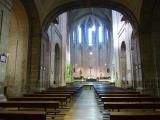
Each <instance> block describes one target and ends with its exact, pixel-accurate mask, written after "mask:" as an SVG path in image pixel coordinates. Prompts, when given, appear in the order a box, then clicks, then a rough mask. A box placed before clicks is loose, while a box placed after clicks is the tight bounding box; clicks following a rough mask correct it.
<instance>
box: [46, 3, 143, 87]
mask: <svg viewBox="0 0 160 120" xmlns="http://www.w3.org/2000/svg"><path fill="white" fill-rule="evenodd" d="M105 5H106V4H105ZM105 5H98V6H96V5H95V3H93V5H92V3H91V5H90V6H87V7H85V8H84V7H82V6H80V7H77V6H76V5H75V6H74V7H71V6H70V5H68V4H67V5H66V6H65V7H64V8H63V9H62V8H61V7H60V8H57V9H55V11H52V13H51V14H50V16H48V18H46V21H45V22H46V24H45V22H44V29H43V30H45V29H47V30H48V28H49V27H48V25H49V26H50V24H53V25H54V31H56V30H57V31H58V32H57V31H56V34H57V36H58V37H59V38H60V39H61V47H60V49H61V50H62V56H61V59H62V61H61V62H62V66H61V72H62V73H60V75H61V76H62V81H63V79H64V81H65V82H68V81H69V82H74V81H75V79H78V80H81V81H86V79H91V80H93V79H96V81H97V80H98V81H99V80H102V81H103V80H104V81H105V82H107V81H109V82H114V83H115V84H116V86H122V81H123V78H126V81H129V86H130V87H132V86H133V85H132V81H133V79H139V80H141V78H138V77H134V74H133V71H136V69H134V68H135V66H134V65H137V64H140V61H139V57H140V56H139V50H138V49H137V48H139V46H138V44H137V42H138V38H137V39H136V40H135V33H136V32H137V31H136V30H137V22H136V20H135V19H134V17H133V14H132V13H130V11H129V10H128V9H126V10H124V8H123V7H122V6H121V5H120V6H121V7H122V8H120V7H116V6H114V5H113V6H112V5H111V7H108V8H107V6H108V5H106V6H105ZM100 6H101V7H100ZM75 8H76V9H75ZM112 8H114V9H112ZM115 9H116V10H118V11H116V10H115ZM123 10H124V11H123ZM64 11H65V12H64ZM119 11H121V12H119ZM126 11H127V12H126ZM63 12H64V13H63ZM60 13H62V14H60ZM62 21H63V23H62ZM57 28H58V29H57ZM65 30H66V31H65ZM52 32H53V29H52V30H50V32H48V34H50V33H52ZM52 34H53V33H52ZM50 36H54V38H53V40H54V39H55V34H54V35H50ZM50 39H52V37H51V38H50ZM64 41H65V43H64ZM123 41H125V44H126V47H125V49H126V50H125V53H126V57H125V61H123V63H125V73H124V74H123V72H122V69H121V67H120V64H121V61H122V60H121V55H122V54H123V49H122V51H121V45H122V44H123ZM64 49H65V50H64ZM121 52H122V54H121ZM133 53H134V54H136V56H133ZM122 56H123V55H122ZM137 57H138V59H137ZM65 58H66V59H65ZM64 59H65V60H64ZM64 61H66V62H64ZM127 61H128V62H127ZM87 62H88V63H87ZM133 62H134V63H135V64H134V65H133ZM63 66H65V68H64V67H63ZM99 68H100V69H99ZM63 69H64V70H63ZM138 72H141V71H138ZM66 73H67V75H66ZM135 73H136V74H141V73H137V71H136V72H135ZM122 74H123V75H122ZM66 76H67V77H68V76H69V77H70V80H68V78H66ZM122 76H123V77H122ZM135 76H138V75H135Z"/></svg>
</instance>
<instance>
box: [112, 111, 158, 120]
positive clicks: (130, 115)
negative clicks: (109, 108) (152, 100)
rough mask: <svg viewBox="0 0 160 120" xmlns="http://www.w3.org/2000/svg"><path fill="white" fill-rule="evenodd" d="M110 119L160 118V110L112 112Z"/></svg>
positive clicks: (142, 119) (150, 119)
mask: <svg viewBox="0 0 160 120" xmlns="http://www.w3.org/2000/svg"><path fill="white" fill-rule="evenodd" d="M110 120H160V112H111V113H110Z"/></svg>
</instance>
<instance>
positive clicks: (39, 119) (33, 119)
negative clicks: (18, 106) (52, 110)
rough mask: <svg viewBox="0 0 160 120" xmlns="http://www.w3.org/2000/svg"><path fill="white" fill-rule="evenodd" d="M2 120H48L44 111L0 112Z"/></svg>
mask: <svg viewBox="0 0 160 120" xmlns="http://www.w3.org/2000/svg"><path fill="white" fill-rule="evenodd" d="M0 120H46V113H45V112H43V111H0Z"/></svg>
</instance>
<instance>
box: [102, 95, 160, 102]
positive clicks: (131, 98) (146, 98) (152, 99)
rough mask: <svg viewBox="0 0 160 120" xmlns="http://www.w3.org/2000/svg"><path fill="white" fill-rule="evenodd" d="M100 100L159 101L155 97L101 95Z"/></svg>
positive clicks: (159, 99)
mask: <svg viewBox="0 0 160 120" xmlns="http://www.w3.org/2000/svg"><path fill="white" fill-rule="evenodd" d="M101 100H102V102H159V101H160V98H156V97H141V96H138V97H101Z"/></svg>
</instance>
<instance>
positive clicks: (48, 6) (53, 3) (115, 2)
mask: <svg viewBox="0 0 160 120" xmlns="http://www.w3.org/2000/svg"><path fill="white" fill-rule="evenodd" d="M34 1H35V3H36V6H37V9H38V12H39V16H40V20H41V23H43V22H44V20H45V19H46V18H47V17H50V15H51V14H52V13H53V11H55V10H57V9H59V10H60V9H63V7H64V10H63V11H62V10H60V11H57V13H58V12H59V13H60V12H64V11H65V9H68V8H65V5H68V6H71V5H76V8H78V7H88V6H90V5H91V6H94V5H98V4H99V6H103V3H105V5H107V4H108V6H106V7H110V6H111V8H113V9H116V10H119V8H118V7H120V6H123V7H125V8H127V9H128V10H130V12H132V14H133V15H134V16H135V17H136V19H137V21H139V18H140V10H141V5H142V2H143V0H34ZM92 3H93V4H94V5H92ZM104 7H105V6H104ZM117 8H118V9H117ZM120 12H123V10H122V11H120ZM57 13H56V14H57ZM59 13H58V14H59ZM53 14H55V13H53Z"/></svg>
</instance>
